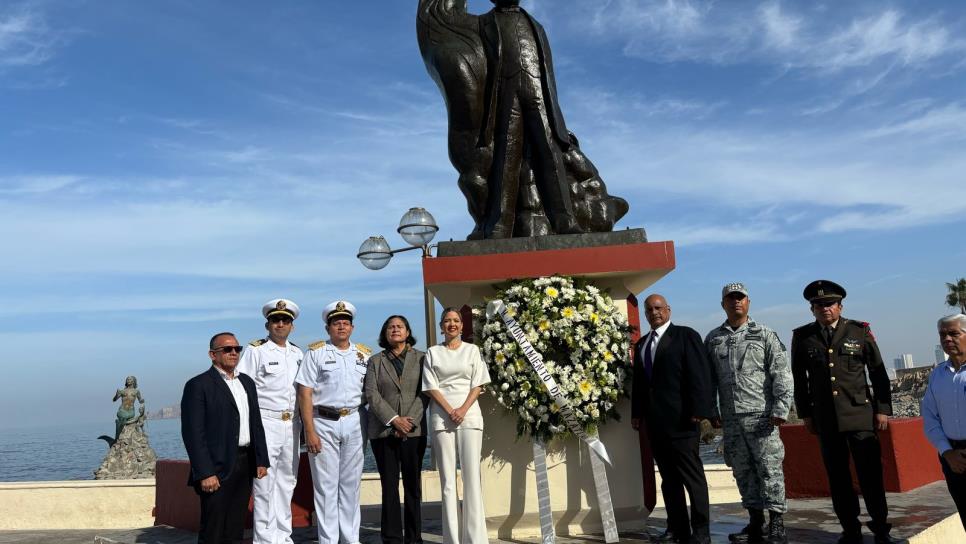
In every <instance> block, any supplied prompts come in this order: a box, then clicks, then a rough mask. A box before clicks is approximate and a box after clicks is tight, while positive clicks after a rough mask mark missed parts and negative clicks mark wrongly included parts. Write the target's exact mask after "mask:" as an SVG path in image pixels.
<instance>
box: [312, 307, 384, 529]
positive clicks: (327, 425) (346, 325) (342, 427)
mask: <svg viewBox="0 0 966 544" xmlns="http://www.w3.org/2000/svg"><path fill="white" fill-rule="evenodd" d="M355 313H356V308H355V306H353V305H352V304H350V303H349V302H346V301H344V300H337V301H335V302H333V303H331V304H329V305H328V306H326V307H325V310H324V311H323V312H322V318H323V320H324V321H325V330H326V332H327V333H328V334H329V341H328V342H316V343H314V344H312V345H310V346H309V351H308V353H307V354H306V356H305V360H304V361H303V362H302V366H301V367H300V368H299V372H298V376H297V377H296V378H295V381H296V383H297V384H298V401H299V409H300V410H301V412H302V422H303V424H304V426H305V445H306V449H307V450H308V452H309V465H310V466H311V468H312V485H313V487H314V488H315V517H316V520H317V524H318V527H319V544H358V543H359V522H360V521H361V512H360V508H359V485H360V483H361V481H362V460H363V451H362V450H363V446H364V445H365V441H366V429H365V421H366V414H365V412H364V411H363V407H362V404H363V403H364V402H365V396H364V390H363V382H364V380H365V376H366V361H367V359H368V358H369V355H370V353H371V350H370V349H369V348H368V347H366V346H364V345H362V344H356V343H353V342H352V341H350V340H349V338H350V336H351V335H352V329H353V326H352V320H353V318H354V317H355ZM360 411H362V413H360Z"/></svg>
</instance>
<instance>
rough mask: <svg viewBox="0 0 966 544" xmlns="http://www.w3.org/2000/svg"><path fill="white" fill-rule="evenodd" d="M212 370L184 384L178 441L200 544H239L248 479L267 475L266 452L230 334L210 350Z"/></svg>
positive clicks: (252, 392) (255, 402)
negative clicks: (196, 505) (195, 504)
mask: <svg viewBox="0 0 966 544" xmlns="http://www.w3.org/2000/svg"><path fill="white" fill-rule="evenodd" d="M208 348H209V351H208V356H209V357H210V358H211V363H212V365H211V368H210V369H208V370H207V371H206V372H203V373H201V374H199V375H197V376H195V377H194V378H191V379H190V380H188V383H186V384H185V386H184V394H183V395H182V397H181V438H182V440H184V447H185V450H187V452H188V459H189V461H190V462H191V473H190V474H189V476H188V485H190V486H193V487H194V488H195V491H196V492H197V493H198V495H200V496H201V528H200V530H199V532H198V543H199V544H203V543H209V544H222V543H225V542H241V539H242V537H243V535H244V530H245V512H246V511H247V510H248V499H249V497H250V496H251V492H252V477H253V476H254V477H256V478H263V477H264V476H265V475H266V474H267V473H268V466H269V462H268V449H267V447H266V445H265V431H264V430H263V428H262V418H261V415H260V413H259V410H258V397H257V395H256V392H255V382H253V381H252V379H251V378H249V377H248V376H246V375H245V374H239V373H236V372H235V367H236V366H238V357H239V354H241V351H242V347H241V346H240V345H239V344H238V339H237V338H235V335H234V334H232V333H230V332H222V333H218V334H216V335H214V336H213V337H212V338H211V341H210V342H209V345H208Z"/></svg>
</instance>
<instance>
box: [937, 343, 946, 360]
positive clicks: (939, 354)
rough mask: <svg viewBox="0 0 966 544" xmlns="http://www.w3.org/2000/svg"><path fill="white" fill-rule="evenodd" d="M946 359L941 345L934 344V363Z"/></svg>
mask: <svg viewBox="0 0 966 544" xmlns="http://www.w3.org/2000/svg"><path fill="white" fill-rule="evenodd" d="M945 360H946V352H945V351H943V347H942V346H940V345H939V344H936V364H937V365H938V364H941V363H942V362H943V361H945Z"/></svg>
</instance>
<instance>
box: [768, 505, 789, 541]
mask: <svg viewBox="0 0 966 544" xmlns="http://www.w3.org/2000/svg"><path fill="white" fill-rule="evenodd" d="M766 542H768V544H788V536H786V535H785V520H784V518H782V513H781V512H772V511H769V512H768V537H767V539H766Z"/></svg>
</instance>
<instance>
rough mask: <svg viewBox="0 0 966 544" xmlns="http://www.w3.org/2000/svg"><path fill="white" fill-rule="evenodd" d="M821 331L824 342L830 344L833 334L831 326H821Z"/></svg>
mask: <svg viewBox="0 0 966 544" xmlns="http://www.w3.org/2000/svg"><path fill="white" fill-rule="evenodd" d="M822 333H823V335H824V336H825V343H826V344H828V345H829V346H831V345H832V334H833V331H832V327H823V328H822Z"/></svg>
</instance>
